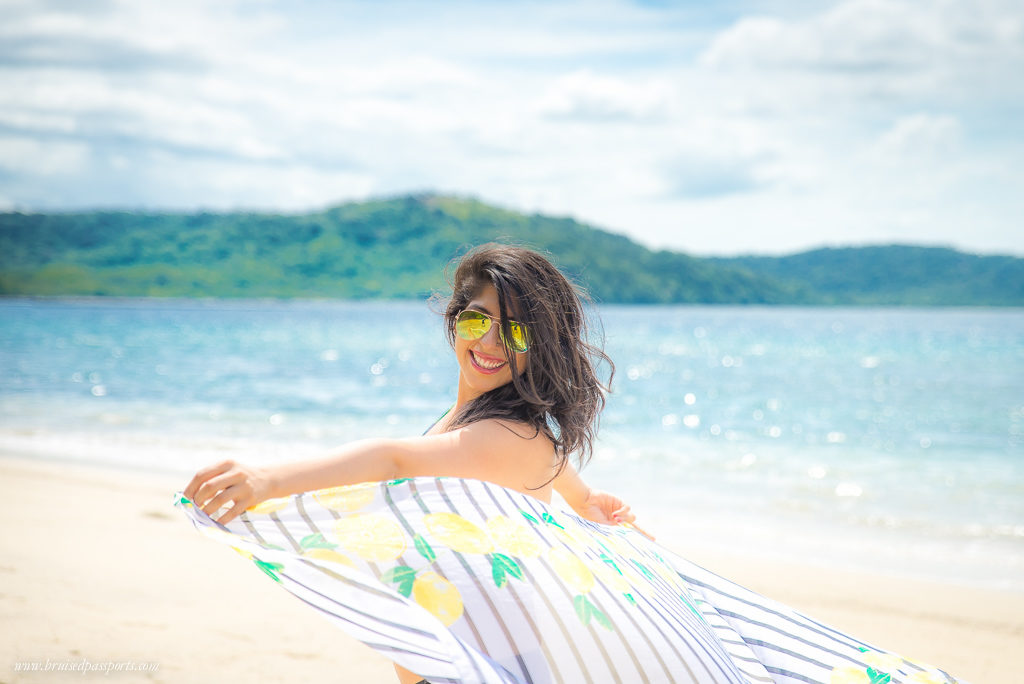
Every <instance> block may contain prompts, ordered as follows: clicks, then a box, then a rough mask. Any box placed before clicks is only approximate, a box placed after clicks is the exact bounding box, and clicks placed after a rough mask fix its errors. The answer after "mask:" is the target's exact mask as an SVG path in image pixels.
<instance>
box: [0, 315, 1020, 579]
mask: <svg viewBox="0 0 1024 684" xmlns="http://www.w3.org/2000/svg"><path fill="white" fill-rule="evenodd" d="M596 313H597V314H598V315H599V317H600V320H601V322H602V323H603V333H604V337H605V346H606V350H607V351H608V353H609V354H610V355H611V357H612V359H613V360H614V362H615V364H616V374H615V378H614V383H613V393H612V394H611V395H609V397H608V406H607V408H606V410H605V413H604V416H603V420H602V425H601V433H600V439H599V442H598V444H597V445H596V449H595V454H594V458H593V461H592V462H591V463H590V464H589V465H588V466H587V467H586V469H585V470H584V476H585V477H586V479H587V480H588V481H590V482H591V483H592V484H593V485H595V486H598V487H602V488H606V489H609V490H612V491H614V492H616V493H617V494H620V495H621V496H622V497H623V498H625V499H626V500H627V501H629V502H630V503H631V504H632V505H633V507H634V509H635V511H636V512H637V513H638V514H639V515H640V516H641V520H640V522H641V523H642V524H644V526H645V527H647V528H649V529H650V530H651V531H653V532H655V533H657V534H658V535H659V537H662V538H670V539H672V540H673V544H672V545H673V548H675V549H676V550H677V551H680V552H681V553H683V554H684V555H685V552H686V549H685V545H686V544H687V543H693V544H700V545H701V546H703V547H708V546H711V547H721V548H723V549H749V550H752V551H755V552H757V553H758V554H767V555H776V556H782V557H788V558H794V559H796V560H799V561H801V562H816V563H822V564H828V565H840V566H849V567H860V568H873V569H875V570H877V571H880V572H891V573H899V574H912V575H920V576H930V577H935V578H939V579H945V580H951V581H957V582H965V583H972V584H978V585H983V586H990V587H999V588H1013V589H1017V590H1024V313H1022V312H1021V311H1020V310H1013V309H1010V310H979V309H969V310H968V309H927V310H924V309H832V308H740V307H735V308H734V307H663V306H659V307H649V306H644V307H641V306H603V307H601V308H600V309H599V310H598V311H597V312H596ZM455 381H456V367H455V364H454V361H453V359H452V356H451V351H450V349H449V348H448V346H447V344H446V342H445V341H444V338H443V334H442V328H441V322H440V317H439V316H438V315H437V314H436V313H434V312H433V311H432V310H431V309H430V307H429V306H428V304H426V303H423V302H401V303H392V302H388V303H382V302H359V303H351V302H321V301H287V302H282V301H263V300H153V299H3V300H0V454H3V453H6V454H19V455H28V456H30V457H33V458H38V459H49V460H64V461H84V462H94V463H102V464H111V465H115V466H118V467H124V468H142V469H150V470H160V471H170V472H174V473H178V474H180V475H181V476H182V478H183V479H182V485H184V484H185V482H187V479H188V477H190V475H191V473H192V472H194V471H195V470H196V469H197V468H199V467H201V466H203V465H205V464H208V463H210V462H211V461H214V460H218V459H222V458H225V457H232V458H237V459H240V460H249V461H252V462H257V463H260V462H270V461H275V460H281V459H292V458H300V457H304V456H310V455H314V454H318V453H321V452H322V451H323V450H324V449H327V448H330V447H331V446H333V445H336V444H338V443H341V442H344V441H347V440H351V439H358V438H363V437H368V436H381V435H395V436H400V435H401V436H404V435H413V434H418V433H419V432H421V431H422V430H423V429H425V428H426V427H427V426H428V425H429V424H430V423H431V422H432V421H433V420H434V419H436V418H437V417H438V416H439V415H440V414H441V413H442V412H443V411H444V410H445V409H446V408H447V407H448V406H449V404H450V403H451V401H452V400H453V398H454V387H455ZM168 495H170V492H169V493H168ZM680 546H681V547H682V548H678V547H680Z"/></svg>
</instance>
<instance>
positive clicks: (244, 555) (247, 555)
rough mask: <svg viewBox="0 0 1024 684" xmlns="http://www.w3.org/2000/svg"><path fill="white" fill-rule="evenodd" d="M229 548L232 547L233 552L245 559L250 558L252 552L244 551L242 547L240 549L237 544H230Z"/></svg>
mask: <svg viewBox="0 0 1024 684" xmlns="http://www.w3.org/2000/svg"><path fill="white" fill-rule="evenodd" d="M231 548H232V549H234V550H235V552H236V553H238V555H239V556H241V557H242V558H245V559H246V560H252V553H251V552H249V551H245V550H244V549H240V548H239V547H237V546H232V547H231Z"/></svg>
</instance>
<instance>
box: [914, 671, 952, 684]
mask: <svg viewBox="0 0 1024 684" xmlns="http://www.w3.org/2000/svg"><path fill="white" fill-rule="evenodd" d="M906 681H907V682H908V684H946V678H945V677H943V676H942V675H940V674H939V673H938V672H935V671H934V670H930V671H929V670H924V671H921V672H915V673H914V674H912V675H910V676H909V677H907V679H906Z"/></svg>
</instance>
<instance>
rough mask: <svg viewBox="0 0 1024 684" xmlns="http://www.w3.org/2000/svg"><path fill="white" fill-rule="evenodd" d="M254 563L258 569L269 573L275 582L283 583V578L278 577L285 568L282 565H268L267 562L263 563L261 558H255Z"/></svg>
mask: <svg viewBox="0 0 1024 684" xmlns="http://www.w3.org/2000/svg"><path fill="white" fill-rule="evenodd" d="M252 561H253V563H255V564H256V567H257V568H259V569H260V570H262V571H263V572H265V573H267V575H268V576H269V577H270V578H271V579H272V580H274V581H275V582H280V581H281V578H280V577H278V576H277V573H279V572H280V571H281V570H282V569H283V568H284V566H283V565H281V564H280V563H268V562H267V561H261V560H260V559H259V558H253V559H252Z"/></svg>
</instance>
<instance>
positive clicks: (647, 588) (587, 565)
mask: <svg viewBox="0 0 1024 684" xmlns="http://www.w3.org/2000/svg"><path fill="white" fill-rule="evenodd" d="M175 504H176V505H177V506H178V507H180V508H181V510H182V511H183V512H184V514H185V515H186V516H187V517H188V518H189V520H190V521H191V522H192V523H193V524H194V525H195V526H196V527H197V528H198V530H199V531H200V532H202V533H203V534H204V535H205V536H207V537H208V538H209V539H211V540H214V541H216V542H219V543H221V544H223V545H225V546H226V547H229V548H232V549H234V550H235V551H237V552H238V553H239V554H241V557H240V558H239V559H238V562H239V563H240V564H241V566H242V567H244V566H245V565H249V566H250V567H253V568H254V569H256V570H258V571H260V572H261V573H263V574H264V575H266V576H267V577H268V578H269V579H271V580H273V582H272V583H268V586H272V585H277V586H280V587H282V588H283V589H286V590H287V591H289V592H291V593H292V594H294V595H295V596H296V597H297V598H298V599H300V600H301V601H303V603H305V604H306V605H308V606H310V607H311V608H313V609H315V610H316V611H317V612H319V613H320V614H322V615H324V616H325V617H327V618H328V619H329V620H330V621H331V622H333V623H334V624H335V625H336V626H337V627H338V628H340V629H342V630H343V631H345V632H346V633H348V634H349V635H350V636H352V637H354V638H356V639H359V640H361V641H363V642H364V643H366V644H367V645H368V646H370V647H371V648H373V649H375V650H376V651H377V652H379V653H380V654H382V655H383V656H385V657H387V658H390V659H391V660H393V661H394V662H396V663H397V664H399V665H401V666H403V667H405V668H407V669H409V670H411V671H413V672H415V673H417V674H418V675H420V676H421V677H423V678H425V679H426V680H427V681H430V682H436V683H441V682H447V683H449V684H459V683H464V684H470V683H486V684H490V683H493V684H498V683H502V684H516V683H523V684H525V683H536V684H548V683H551V684H556V683H564V684H575V683H576V682H591V683H594V684H603V683H604V682H623V683H631V682H708V683H712V682H714V683H719V682H753V683H762V682H764V683H767V682H792V683H793V684H797V683H798V682H799V683H804V682H820V683H821V684H847V683H853V682H856V683H858V684H859V683H861V682H864V683H868V684H890V683H893V684H898V683H902V682H907V683H914V684H924V683H927V684H937V683H943V684H949V683H950V682H955V681H956V680H955V679H953V678H952V677H951V676H949V675H947V674H946V673H945V672H942V671H941V670H939V669H936V668H933V667H930V666H926V665H922V664H920V663H915V662H912V661H910V660H906V659H904V658H902V657H900V656H898V655H896V654H892V653H889V652H886V651H884V650H881V649H877V648H875V647H873V646H871V645H869V644H865V643H863V642H861V641H859V640H857V639H855V638H853V637H851V636H849V635H846V634H843V633H841V632H839V631H836V630H833V629H830V628H828V627H827V626H824V625H822V624H820V623H818V622H816V621H814V620H812V619H810V618H807V617H805V616H803V615H801V614H799V613H797V612H796V611H793V610H792V609H789V608H787V607H786V606H784V605H781V604H778V603H775V602H773V601H770V600H769V599H766V598H764V597H762V596H759V595H757V594H756V593H754V592H752V591H749V590H747V589H744V588H743V587H740V586H738V585H736V584H733V583H731V582H729V581H728V580H725V579H723V578H721V577H718V576H717V575H714V574H713V573H711V572H708V571H707V570H704V569H703V568H700V567H698V566H696V565H693V564H692V563H689V562H688V561H686V560H685V559H684V558H682V557H680V556H678V555H676V554H674V553H673V552H672V551H670V550H668V549H666V548H664V547H662V546H660V545H658V544H656V543H654V542H652V541H650V540H648V539H647V538H645V537H643V536H642V535H640V534H639V533H638V532H636V531H635V530H632V529H630V528H628V527H622V526H620V527H609V526H603V525H597V524H595V523H591V522H589V521H586V520H582V519H580V518H578V517H577V516H575V515H573V514H572V513H570V512H567V511H560V510H557V509H554V508H552V507H550V506H547V505H545V504H543V503H541V502H539V501H537V500H536V499H533V498H532V497H529V496H526V495H524V494H520V493H518V492H514V491H511V490H508V489H504V488H502V487H499V486H496V485H492V484H488V483H485V482H479V481H476V480H463V479H458V478H412V479H403V480H394V481H391V482H378V483H364V484H359V485H352V486H344V487H332V488H329V489H323V490H320V491H316V492H307V493H305V494H298V495H295V496H292V497H285V498H282V499H275V500H271V501H266V502H263V503H261V504H259V505H257V506H254V507H252V508H250V509H249V510H247V511H246V512H245V513H243V514H242V515H241V516H239V517H238V518H237V519H235V520H233V521H232V522H231V523H230V524H228V525H227V526H223V525H220V524H218V523H216V522H215V521H213V520H212V519H211V518H209V517H208V516H206V515H205V514H204V513H203V512H202V511H200V510H198V509H196V508H195V506H193V505H192V502H190V501H189V500H188V499H186V498H184V497H183V496H181V494H180V493H179V494H178V495H177V496H176V498H175ZM197 560H198V561H199V562H201V559H197ZM240 571H243V570H240ZM324 624H325V628H331V627H330V626H329V625H328V624H327V623H326V622H325V623H324Z"/></svg>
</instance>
